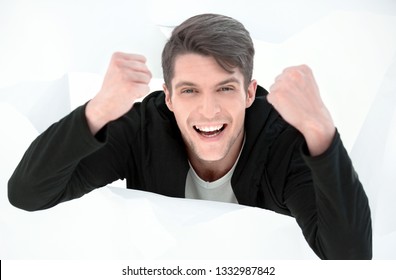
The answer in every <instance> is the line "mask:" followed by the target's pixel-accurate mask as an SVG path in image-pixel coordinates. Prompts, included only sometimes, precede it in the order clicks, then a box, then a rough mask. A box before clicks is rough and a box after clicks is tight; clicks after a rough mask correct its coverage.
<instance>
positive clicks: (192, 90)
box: [181, 88, 195, 94]
mask: <svg viewBox="0 0 396 280" xmlns="http://www.w3.org/2000/svg"><path fill="white" fill-rule="evenodd" d="M194 92H195V90H194V89H193V88H186V89H182V90H181V93H185V94H191V93H194Z"/></svg>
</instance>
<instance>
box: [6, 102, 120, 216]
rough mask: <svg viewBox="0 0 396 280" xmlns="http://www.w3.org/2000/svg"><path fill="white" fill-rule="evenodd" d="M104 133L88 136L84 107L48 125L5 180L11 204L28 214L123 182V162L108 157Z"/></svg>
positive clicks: (109, 154) (109, 153)
mask: <svg viewBox="0 0 396 280" xmlns="http://www.w3.org/2000/svg"><path fill="white" fill-rule="evenodd" d="M106 129H107V128H104V129H103V130H102V131H100V132H99V133H98V134H97V135H96V137H94V136H93V135H92V134H91V132H90V130H89V128H88V124H87V121H86V118H85V106H81V107H79V108H77V109H76V110H74V111H73V112H71V113H70V114H69V115H67V116H66V117H65V118H63V119H61V120H60V121H59V122H57V123H55V124H53V125H52V126H50V127H49V128H48V129H47V130H46V131H45V132H43V133H42V134H41V135H40V136H39V137H38V138H37V139H35V140H34V141H33V142H32V144H31V145H30V147H29V148H28V150H27V151H26V152H25V154H24V156H23V158H22V160H21V161H20V163H19V164H18V166H17V167H16V169H15V171H14V173H13V175H12V176H11V178H10V179H9V182H8V198H9V201H10V203H11V204H12V205H14V206H16V207H18V208H21V209H25V210H28V211H34V210H40V209H46V208H50V207H52V206H54V205H56V204H58V203H60V202H63V201H67V200H71V199H74V198H78V197H81V196H82V195H84V194H86V193H88V192H90V191H92V190H93V189H95V188H97V187H100V186H104V185H106V184H108V183H111V182H113V181H115V180H117V179H118V178H122V176H123V174H122V167H121V166H122V159H120V158H117V156H116V155H115V153H113V151H112V150H113V149H115V148H114V146H115V145H112V144H111V143H108V142H109V141H108V139H107V138H108V136H107V133H106ZM124 154H126V153H124ZM105 158H106V160H104V159H105Z"/></svg>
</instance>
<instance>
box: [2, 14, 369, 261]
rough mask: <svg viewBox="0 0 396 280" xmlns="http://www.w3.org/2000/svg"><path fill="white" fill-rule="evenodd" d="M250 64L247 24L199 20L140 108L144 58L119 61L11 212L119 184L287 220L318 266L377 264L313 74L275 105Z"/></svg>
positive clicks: (281, 88)
mask: <svg viewBox="0 0 396 280" xmlns="http://www.w3.org/2000/svg"><path fill="white" fill-rule="evenodd" d="M253 56H254V48H253V43H252V40H251V38H250V36H249V33H248V32H247V31H246V30H245V28H244V27H243V25H242V24H240V23H239V22H237V21H235V20H234V19H232V18H229V17H225V16H221V15H213V14H204V15H199V16H195V17H192V18H190V19H188V20H187V21H185V22H184V23H182V24H181V25H180V26H179V27H177V28H176V29H175V30H174V31H173V34H172V37H171V38H170V40H169V41H168V42H167V44H166V45H165V48H164V50H163V54H162V66H163V73H164V80H165V84H164V91H158V92H154V93H151V94H150V95H148V96H147V97H146V98H145V99H144V101H143V102H141V103H136V104H134V101H135V100H136V99H138V98H140V97H142V96H144V95H146V94H147V93H148V83H149V81H150V78H151V74H150V71H149V70H148V69H147V66H146V64H145V58H144V57H142V56H139V55H133V54H123V53H116V54H114V55H113V57H112V59H111V62H110V66H109V68H108V71H107V73H106V76H105V78H104V82H103V86H102V88H101V90H100V91H99V93H98V94H97V95H96V96H95V97H94V98H93V99H92V100H90V101H89V102H88V103H87V104H86V105H84V106H81V107H79V108H78V109H76V110H75V111H73V112H72V113H71V114H69V115H68V116H66V117H65V118H63V119H62V120H60V121H59V122H58V123H56V124H54V125H52V126H51V127H49V128H48V129H47V131H45V132H44V133H43V134H42V135H40V136H39V137H38V138H37V139H36V140H35V141H34V142H33V143H32V144H31V146H30V147H29V149H28V150H27V152H26V154H25V156H24V157H23V159H22V161H21V162H20V164H19V165H18V167H17V168H16V170H15V172H14V174H13V176H12V177H11V179H10V181H9V186H8V190H9V199H10V202H11V203H12V204H13V205H15V206H16V207H20V208H23V209H26V210H31V211H32V210H38V209H45V208H49V207H52V206H54V205H56V204H58V203H60V202H63V201H66V200H70V199H74V198H77V197H81V196H82V195H84V194H85V193H88V192H90V191H91V190H93V189H95V188H98V187H101V186H105V185H107V184H109V183H111V182H113V181H115V180H117V179H120V178H122V179H126V184H127V187H128V188H134V189H140V190H145V191H151V192H155V193H159V194H163V195H168V196H173V197H188V198H196V199H210V200H217V201H224V202H233V203H240V204H244V205H250V206H255V207H261V208H265V209H270V210H273V211H276V212H278V213H282V214H286V215H291V216H293V217H295V218H296V220H297V222H298V224H299V226H300V227H301V229H302V231H303V234H304V236H305V238H306V240H307V242H308V243H309V245H310V246H311V248H312V249H313V250H314V251H315V253H316V254H317V255H318V256H319V257H320V258H326V259H369V258H371V257H372V245H371V218H370V209H369V205H368V200H367V197H366V195H365V193H364V190H363V188H362V185H361V184H360V182H359V180H358V176H357V174H356V173H355V171H354V169H353V166H352V163H351V161H350V158H349V157H348V155H347V152H346V151H345V149H344V147H343V145H342V142H341V140H340V136H339V134H338V132H337V130H336V128H335V126H334V124H333V121H332V119H331V116H330V114H329V112H328V111H327V109H326V107H325V106H324V104H323V103H322V100H321V98H320V95H319V90H318V87H317V85H316V82H315V80H314V77H313V75H312V73H311V71H310V69H309V68H308V67H307V66H297V67H291V68H288V69H286V70H285V71H284V72H283V73H282V74H281V75H279V76H278V77H277V78H276V80H275V83H274V85H273V86H272V87H271V88H270V93H269V94H268V93H267V92H266V91H265V90H264V89H263V88H261V87H260V86H258V85H257V82H256V81H255V80H252V69H253Z"/></svg>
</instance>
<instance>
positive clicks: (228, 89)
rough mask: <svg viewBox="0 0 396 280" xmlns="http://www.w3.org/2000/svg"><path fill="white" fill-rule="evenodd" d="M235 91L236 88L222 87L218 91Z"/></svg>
mask: <svg viewBox="0 0 396 280" xmlns="http://www.w3.org/2000/svg"><path fill="white" fill-rule="evenodd" d="M233 90H234V88H232V87H221V88H219V90H218V91H220V92H228V91H233Z"/></svg>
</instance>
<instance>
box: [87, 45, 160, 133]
mask: <svg viewBox="0 0 396 280" xmlns="http://www.w3.org/2000/svg"><path fill="white" fill-rule="evenodd" d="M151 77H152V76H151V72H150V70H149V69H148V68H147V65H146V58H145V57H144V56H141V55H136V54H126V53H120V52H118V53H114V54H113V56H112V58H111V61H110V65H109V67H108V69H107V72H106V75H105V77H104V80H103V84H102V88H101V89H100V91H99V92H98V93H97V95H96V96H95V97H94V98H93V99H92V100H91V101H89V103H88V104H87V107H86V110H85V115H86V117H87V121H88V125H89V128H90V130H91V132H92V133H93V134H96V132H98V131H99V130H100V129H101V128H102V127H103V126H105V125H106V124H107V123H108V122H110V121H113V120H115V119H117V118H119V117H121V116H122V115H124V114H125V113H126V112H128V111H129V110H130V109H131V107H132V105H133V103H134V102H135V100H137V99H138V98H140V97H142V96H145V95H146V94H147V93H148V92H149V82H150V80H151Z"/></svg>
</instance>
